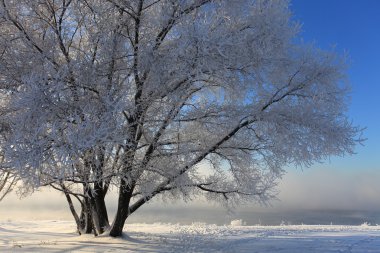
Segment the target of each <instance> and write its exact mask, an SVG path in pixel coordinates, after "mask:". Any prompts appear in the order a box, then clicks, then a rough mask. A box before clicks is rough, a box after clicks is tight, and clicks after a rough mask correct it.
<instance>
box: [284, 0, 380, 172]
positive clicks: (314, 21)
mask: <svg viewBox="0 0 380 253" xmlns="http://www.w3.org/2000/svg"><path fill="white" fill-rule="evenodd" d="M291 10H292V11H293V14H294V19H295V20H298V21H299V22H300V23H301V24H302V32H301V37H302V38H303V39H304V41H306V42H314V43H315V45H317V46H318V47H321V48H324V49H329V48H331V46H335V47H336V51H338V52H339V53H344V52H347V53H348V55H349V56H350V65H349V71H348V77H349V80H350V82H351V86H352V93H351V99H352V102H351V105H350V108H349V117H350V118H351V119H352V120H353V122H354V123H355V124H357V125H360V126H363V127H366V128H367V129H366V130H365V132H364V137H366V138H367V141H366V142H365V143H364V144H365V146H363V147H358V148H357V149H356V151H357V155H355V156H353V157H345V158H343V159H335V158H333V159H332V160H331V162H332V163H336V167H337V169H353V170H360V169H363V168H365V169H380V166H379V164H380V106H379V102H378V99H379V97H380V76H379V74H380V1H378V0H363V1H358V0H293V1H291Z"/></svg>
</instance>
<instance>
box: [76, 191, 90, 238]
mask: <svg viewBox="0 0 380 253" xmlns="http://www.w3.org/2000/svg"><path fill="white" fill-rule="evenodd" d="M83 203H84V204H83V205H82V211H81V215H80V230H79V233H80V234H91V233H92V231H93V224H92V215H91V209H90V200H89V199H88V197H85V199H84V200H83Z"/></svg>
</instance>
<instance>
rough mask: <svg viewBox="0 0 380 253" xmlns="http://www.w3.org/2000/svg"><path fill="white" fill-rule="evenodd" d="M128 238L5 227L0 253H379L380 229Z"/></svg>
mask: <svg viewBox="0 0 380 253" xmlns="http://www.w3.org/2000/svg"><path fill="white" fill-rule="evenodd" d="M126 232H127V233H126V234H125V236H124V238H110V237H108V236H99V237H94V236H93V235H82V236H78V235H77V234H76V233H75V225H74V224H73V223H72V222H69V221H22V222H21V221H17V222H13V221H6V222H0V252H55V253H58V252H60V253H63V252H80V253H84V252H116V253H117V252H145V253H153V252H229V253H230V252H231V253H233V252H236V253H237V252H239V253H240V252H242V253H245V252H247V253H248V252H249V253H270V252H281V253H309V252H312V253H333V252H337V253H338V252H339V253H374V252H379V253H380V226H369V225H368V224H367V225H366V224H364V225H362V226H337V225H329V226H324V225H323V226H322V225H290V226H288V225H287V226H239V225H236V224H234V225H233V226H231V225H229V226H216V225H206V224H202V223H194V224H192V225H174V224H161V223H155V224H129V225H128V224H127V226H126Z"/></svg>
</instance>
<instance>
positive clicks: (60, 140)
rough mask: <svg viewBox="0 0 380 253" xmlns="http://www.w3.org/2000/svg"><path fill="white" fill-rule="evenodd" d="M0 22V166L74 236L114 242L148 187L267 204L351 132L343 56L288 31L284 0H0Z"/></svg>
mask: <svg viewBox="0 0 380 253" xmlns="http://www.w3.org/2000/svg"><path fill="white" fill-rule="evenodd" d="M0 25H1V26H0V29H1V30H0V89H1V93H2V94H3V96H4V98H5V99H4V101H5V102H4V105H3V106H2V111H3V112H4V113H2V115H1V118H0V121H1V122H5V123H6V124H7V126H8V130H7V138H5V139H2V143H1V146H2V149H3V152H4V156H5V161H4V162H3V165H4V166H6V167H7V168H11V169H12V171H14V172H17V174H18V175H19V176H20V177H21V178H23V181H24V184H25V185H30V186H33V187H39V186H44V185H51V186H53V187H54V188H56V189H58V190H61V191H63V192H64V193H65V196H66V197H67V200H68V203H69V204H70V209H71V211H72V213H73V215H74V217H75V219H76V221H77V224H78V229H79V231H81V232H87V233H88V232H91V231H93V232H94V233H95V234H99V233H103V232H105V231H108V233H109V234H110V235H111V236H121V234H122V230H123V227H124V223H125V221H126V219H127V218H128V217H129V216H130V215H131V214H132V213H134V212H135V211H136V210H138V209H139V208H140V207H141V206H142V205H144V204H145V203H147V202H148V201H150V200H151V199H152V198H154V197H158V196H165V197H168V198H169V197H171V198H173V199H176V198H179V197H182V198H183V199H185V200H190V199H192V198H195V197H198V196H201V195H204V196H206V198H207V199H209V200H210V201H215V202H221V203H229V204H238V203H240V202H245V201H249V200H254V201H267V200H268V199H270V198H272V197H273V194H274V191H273V190H274V188H275V186H276V184H277V182H278V179H280V178H281V175H282V174H283V168H284V166H285V165H289V164H294V165H299V166H307V165H310V164H311V163H312V162H315V161H323V160H324V159H326V158H327V157H329V156H331V155H343V154H346V153H349V154H350V153H352V152H353V148H354V145H355V143H356V142H357V136H358V134H359V133H360V129H358V128H357V127H355V126H353V125H352V124H351V122H350V121H349V120H348V119H347V117H346V115H345V112H346V109H347V108H346V107H347V91H348V87H347V84H346V81H345V73H344V72H345V63H344V59H342V58H341V57H339V56H337V55H336V54H334V53H332V52H326V51H322V50H319V49H317V48H315V47H314V46H311V45H304V44H302V43H301V42H299V41H298V40H297V32H298V30H299V26H298V25H297V23H294V22H293V21H292V20H291V12H290V11H289V8H288V2H287V1H275V0H273V1H271V0H133V1H132V0H23V1H12V0H0ZM110 187H115V188H117V189H118V194H119V198H118V208H117V213H116V216H115V218H114V220H113V222H112V223H111V224H110V223H109V221H108V215H107V209H106V205H105V201H104V197H105V195H106V194H107V192H108V189H109V188H110ZM72 197H75V198H76V199H78V201H79V202H80V203H81V207H82V210H81V213H80V214H79V215H78V214H77V212H76V210H75V207H74V205H73V203H72V202H73V201H72V200H71V198H72Z"/></svg>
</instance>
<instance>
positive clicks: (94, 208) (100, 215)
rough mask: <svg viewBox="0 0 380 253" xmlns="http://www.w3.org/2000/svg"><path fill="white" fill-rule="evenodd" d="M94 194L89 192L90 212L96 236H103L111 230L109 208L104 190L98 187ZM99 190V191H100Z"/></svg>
mask: <svg viewBox="0 0 380 253" xmlns="http://www.w3.org/2000/svg"><path fill="white" fill-rule="evenodd" d="M96 188H97V189H95V191H94V193H92V192H91V190H90V191H89V192H88V196H89V202H90V212H91V217H92V224H93V229H94V234H95V235H100V234H103V233H104V232H105V231H106V230H107V229H108V228H109V226H110V225H109V221H108V213H107V207H106V204H105V201H104V195H103V189H102V188H99V187H96ZM98 188H99V189H98Z"/></svg>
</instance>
